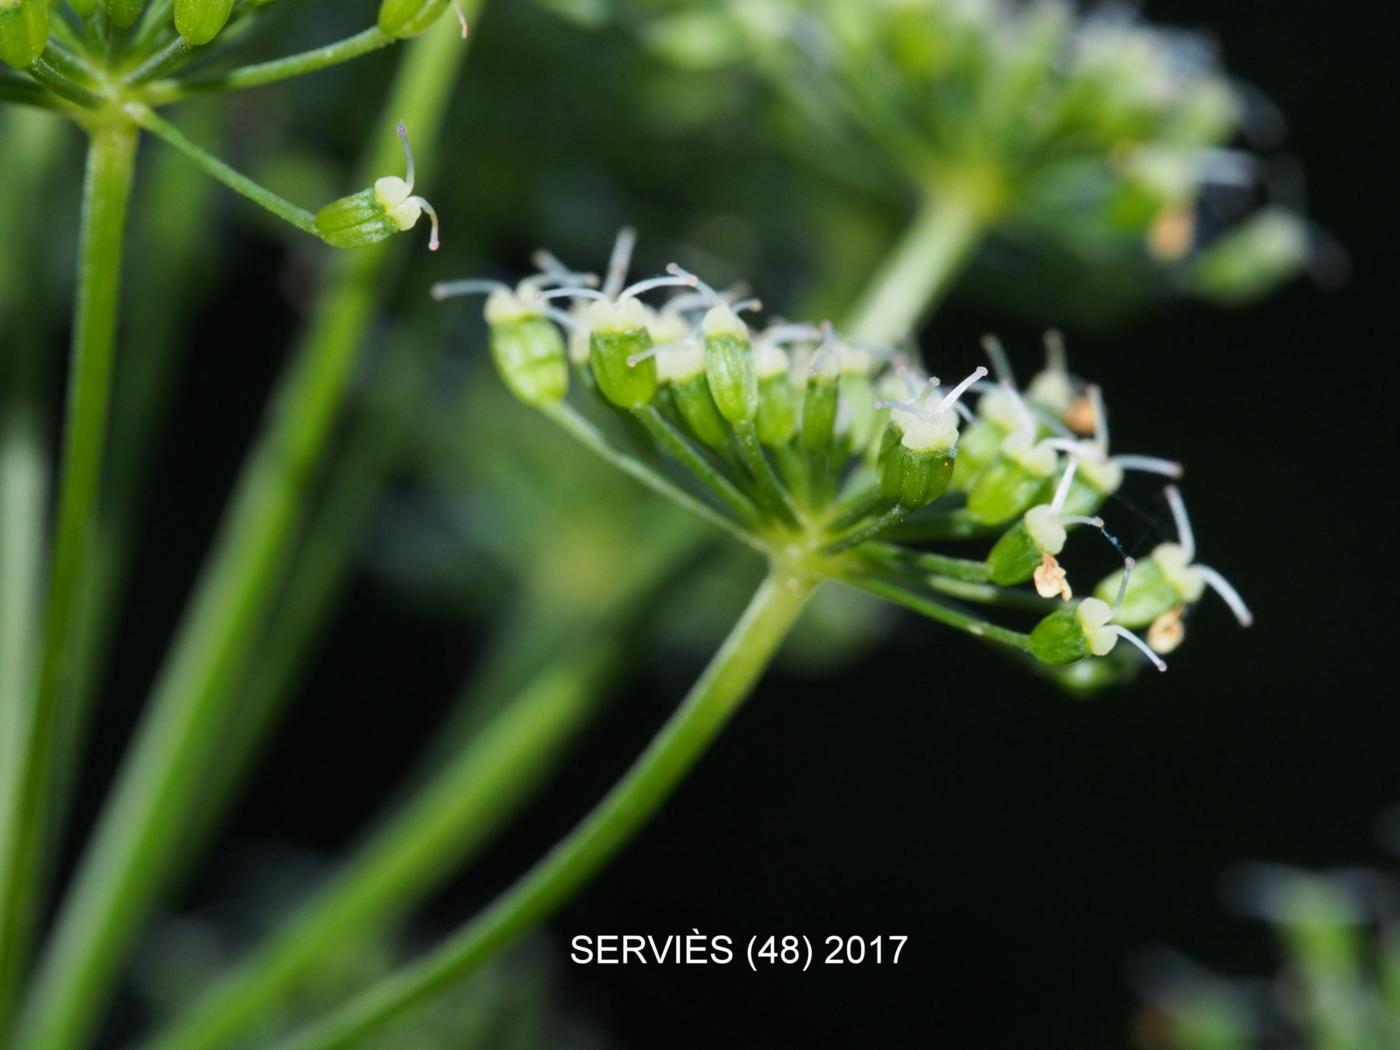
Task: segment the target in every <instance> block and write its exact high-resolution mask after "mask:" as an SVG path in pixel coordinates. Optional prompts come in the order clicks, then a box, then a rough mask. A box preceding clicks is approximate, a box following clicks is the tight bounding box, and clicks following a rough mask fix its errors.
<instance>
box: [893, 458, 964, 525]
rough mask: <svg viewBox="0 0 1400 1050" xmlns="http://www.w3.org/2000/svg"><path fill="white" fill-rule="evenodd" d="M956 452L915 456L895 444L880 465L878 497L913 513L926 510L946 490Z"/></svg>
mask: <svg viewBox="0 0 1400 1050" xmlns="http://www.w3.org/2000/svg"><path fill="white" fill-rule="evenodd" d="M957 454H958V450H957V449H955V448H949V449H943V450H941V451H936V452H915V451H914V450H912V449H910V448H907V447H905V445H904V444H903V443H902V442H896V443H895V445H894V447H893V448H892V449H891V450H890V452H889V454H888V455H887V456H886V457H885V459H884V461H883V462H882V463H881V464H880V495H881V496H883V497H884V498H885V499H887V500H891V501H893V502H896V503H902V504H904V506H906V507H909V508H911V509H913V510H917V509H918V508H920V507H926V506H928V505H929V504H930V503H932V502H933V501H934V500H936V499H937V498H938V497H939V496H941V495H943V493H944V492H946V491H947V489H948V483H949V482H950V481H952V480H953V465H954V462H955V461H956V459H957Z"/></svg>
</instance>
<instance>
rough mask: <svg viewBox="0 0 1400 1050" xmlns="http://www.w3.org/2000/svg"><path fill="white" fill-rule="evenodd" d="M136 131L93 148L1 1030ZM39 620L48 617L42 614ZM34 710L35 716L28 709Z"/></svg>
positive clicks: (99, 432)
mask: <svg viewBox="0 0 1400 1050" xmlns="http://www.w3.org/2000/svg"><path fill="white" fill-rule="evenodd" d="M136 139H137V133H136V129H135V128H132V127H130V126H128V125H115V126H108V127H104V128H101V129H99V130H97V131H96V132H94V133H93V136H92V140H91V143H90V146H89V149H88V159H87V178H86V181H85V184H84V189H83V221H82V233H81V243H80V244H79V249H78V290H77V300H76V308H75V317H74V326H73V353H72V363H71V365H70V371H69V376H68V401H67V415H66V419H65V424H64V435H63V462H62V470H61V476H60V478H61V479H60V484H59V491H58V507H57V517H56V522H55V527H54V539H53V553H52V564H51V566H50V570H49V581H48V594H47V600H46V605H45V611H44V647H43V655H42V657H41V660H40V664H39V677H38V685H37V691H36V692H35V693H34V694H33V698H32V703H31V704H29V705H21V710H20V712H19V714H18V718H17V720H16V734H15V739H14V743H13V745H12V748H13V760H14V763H15V764H14V767H13V768H12V769H11V770H7V771H6V779H7V781H8V782H9V783H10V784H11V785H12V787H10V788H7V789H6V790H5V792H4V794H3V802H4V809H3V812H0V1028H4V1027H5V1021H6V1015H7V1013H8V1009H7V1008H6V1003H7V1002H8V1000H9V997H10V996H9V992H8V989H10V988H12V986H13V984H14V981H15V979H16V976H17V971H18V968H19V967H20V966H21V965H22V963H23V958H24V955H25V953H26V950H27V942H28V939H29V936H30V934H31V933H32V930H31V926H32V924H33V919H34V916H35V914H36V912H37V910H38V893H37V887H38V881H39V877H40V874H41V872H42V868H43V858H42V856H41V854H42V852H43V847H44V844H45V841H46V839H47V837H48V830H49V825H48V814H49V803H50V795H49V789H50V773H51V771H52V769H53V764H54V744H55V730H56V727H57V724H58V702H59V699H60V697H61V696H62V694H63V687H64V682H65V676H66V674H67V663H66V659H67V655H68V652H69V649H70V646H71V645H72V643H73V637H74V635H73V632H74V629H75V627H76V625H77V623H78V620H79V612H80V608H81V604H82V601H83V600H84V591H85V588H86V586H87V582H88V579H89V569H90V566H91V561H92V548H93V538H94V537H93V524H94V518H95V515H96V512H97V497H98V479H99V476H100V472H101V471H100V468H101V464H102V448H103V440H104V438H105V436H106V432H107V412H108V405H109V401H110V396H109V395H110V390H111V375H112V357H113V354H114V352H115V349H116V340H117V308H118V299H119V291H120V286H121V269H122V247H123V243H124V233H125V229H126V212H127V201H128V199H129V197H130V193H131V180H132V171H133V168H134V167H135V163H136ZM36 614H37V611H36ZM26 706H27V709H25V707H26Z"/></svg>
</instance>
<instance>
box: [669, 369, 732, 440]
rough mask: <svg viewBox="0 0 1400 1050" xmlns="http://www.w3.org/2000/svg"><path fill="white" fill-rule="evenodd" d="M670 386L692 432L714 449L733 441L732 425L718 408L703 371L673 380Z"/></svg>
mask: <svg viewBox="0 0 1400 1050" xmlns="http://www.w3.org/2000/svg"><path fill="white" fill-rule="evenodd" d="M670 389H671V399H672V401H674V402H675V405H676V411H678V412H679V413H680V414H681V418H682V419H684V420H685V423H686V426H688V427H690V432H691V433H692V434H694V435H695V436H696V437H697V438H699V439H700V440H701V441H702V442H704V443H705V444H706V445H709V446H710V447H711V448H723V447H724V446H725V445H727V444H728V443H729V425H728V424H727V423H726V422H725V421H724V417H723V416H721V415H720V414H719V409H718V408H716V407H715V399H714V397H713V396H712V395H711V394H710V384H709V382H708V381H707V380H706V379H705V376H704V373H703V372H702V373H699V374H697V375H692V376H690V377H689V378H688V379H682V380H679V381H676V382H672V384H671V387H670Z"/></svg>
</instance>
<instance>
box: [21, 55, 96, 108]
mask: <svg viewBox="0 0 1400 1050" xmlns="http://www.w3.org/2000/svg"><path fill="white" fill-rule="evenodd" d="M27 72H28V73H29V75H30V76H32V77H33V78H34V79H35V80H37V81H38V82H39V83H40V84H42V85H44V87H46V88H48V89H49V90H50V91H52V92H53V93H54V94H55V95H57V96H58V97H59V98H62V99H66V100H67V101H69V102H73V103H75V104H77V105H79V106H82V107H84V108H85V109H96V108H97V107H99V106H101V105H102V99H100V98H98V97H97V96H96V95H94V94H93V93H92V92H91V91H89V90H88V89H87V88H85V87H83V86H82V85H81V84H75V83H74V82H73V81H72V80H70V79H68V77H66V76H64V75H63V74H62V73H61V72H59V71H58V70H57V69H56V68H54V66H53V65H51V64H50V63H49V62H48V61H47V60H46V59H45V58H43V57H40V58H39V59H38V60H37V61H35V63H34V64H33V65H31V66H30V67H29V69H28V70H27Z"/></svg>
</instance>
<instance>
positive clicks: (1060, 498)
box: [1050, 454, 1079, 516]
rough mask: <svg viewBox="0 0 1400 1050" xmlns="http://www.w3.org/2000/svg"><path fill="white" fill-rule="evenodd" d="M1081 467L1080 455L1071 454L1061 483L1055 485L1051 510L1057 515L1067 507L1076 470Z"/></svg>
mask: <svg viewBox="0 0 1400 1050" xmlns="http://www.w3.org/2000/svg"><path fill="white" fill-rule="evenodd" d="M1078 469H1079V457H1078V456H1077V455H1073V454H1071V455H1070V457H1069V465H1068V466H1066V467H1065V472H1064V473H1063V474H1061V475H1060V483H1059V485H1057V486H1056V487H1055V498H1054V499H1052V500H1051V501H1050V510H1051V511H1052V512H1054V513H1055V514H1056V515H1057V516H1058V515H1059V513H1060V511H1062V510H1064V509H1065V500H1067V499H1069V487H1070V486H1071V485H1072V484H1074V472H1075V471H1076V470H1078Z"/></svg>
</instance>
